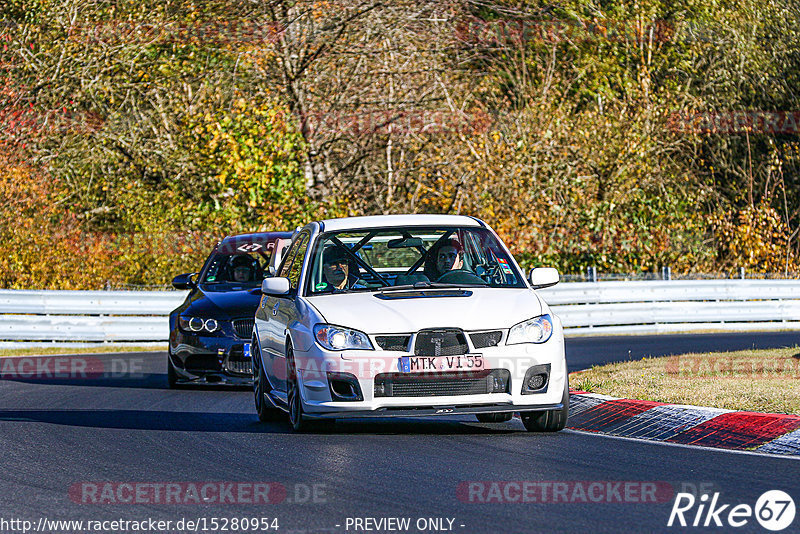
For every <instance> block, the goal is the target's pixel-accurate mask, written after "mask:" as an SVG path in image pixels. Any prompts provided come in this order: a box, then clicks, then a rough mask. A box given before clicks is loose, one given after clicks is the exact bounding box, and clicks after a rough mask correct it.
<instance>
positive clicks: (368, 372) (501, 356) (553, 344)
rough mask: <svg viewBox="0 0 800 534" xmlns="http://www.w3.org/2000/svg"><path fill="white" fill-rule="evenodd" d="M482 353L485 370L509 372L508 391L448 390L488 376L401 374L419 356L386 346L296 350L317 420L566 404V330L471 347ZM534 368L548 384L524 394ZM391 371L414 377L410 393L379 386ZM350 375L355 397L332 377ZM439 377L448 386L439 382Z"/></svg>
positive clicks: (307, 408)
mask: <svg viewBox="0 0 800 534" xmlns="http://www.w3.org/2000/svg"><path fill="white" fill-rule="evenodd" d="M477 353H479V354H481V355H482V356H483V359H484V363H485V365H484V369H483V371H482V372H483V373H490V372H494V371H497V370H503V373H505V371H507V372H508V374H507V375H505V374H503V376H507V377H508V378H507V380H508V384H507V387H506V388H505V390H503V391H496V392H477V393H475V392H472V393H469V394H448V390H447V387H450V386H451V385H452V387H453V388H455V389H463V388H462V384H459V383H458V379H459V376H463V379H464V380H472V381H473V383H477V381H478V379H479V378H480V377H481V376H483V375H480V374H477V373H474V374H470V373H468V372H467V373H462V374H461V375H459V374H458V373H455V374H456V376H455V378H453V377H446V376H445V375H446V374H447V372H445V371H443V372H441V373H437V372H435V371H431V372H426V373H413V372H412V373H399V372H398V359H399V358H401V357H404V356H406V357H407V356H413V354H409V353H404V352H393V351H382V350H375V351H343V352H330V351H326V350H324V349H322V348H321V347H319V346H318V345H317V344H313V345H312V346H311V347H309V350H308V351H305V352H298V351H297V350H295V352H294V356H295V362H296V365H297V371H298V373H297V376H298V383H299V385H300V390H301V398H302V399H303V411H304V413H305V414H306V415H308V416H309V417H312V418H313V417H319V418H359V417H400V416H403V417H409V416H432V415H433V416H435V415H448V414H479V413H501V412H525V411H540V410H558V409H561V408H562V407H563V405H562V401H563V395H564V391H565V389H566V388H567V367H566V361H565V358H564V341H563V335H561V332H560V331H559V332H558V335H556V333H554V335H553V337H551V339H550V340H548V341H547V342H546V343H543V344H519V345H500V346H496V347H489V348H483V349H480V350H477V351H475V350H473V349H471V350H470V353H468V355H470V354H477ZM534 367H535V368H537V369H540V368H546V369H547V375H548V376H547V381H546V386H545V387H543V388H542V389H541V390H538V391H536V392H525V393H523V387H524V386H523V382H524V381H525V378H526V373H528V371H529V370H530V369H531V368H534ZM387 373H390V374H392V375H394V376H397V377H400V378H401V379H407V380H410V381H411V382H412V383H411V386H410V387H408V388H406V389H405V393H400V394H399V395H391V396H387V395H386V393H385V392H384V391H383V390H382V387H381V386H380V385H379V387H378V388H376V380H377V383H378V384H382V383H383V382H382V381H381V379H382V377H385V376H387ZM348 376H349V380H350V382H351V383H357V385H358V391H357V392H356V393H357V394H356V395H353V400H341V399H337V398H336V397H337V395H336V394H335V393H334V387H333V385H332V380H337V379H340V378H341V377H348ZM476 376H477V377H478V378H475V377H476ZM439 377H441V379H442V381H447V382H448V384H447V385H444V386H443V385H442V384H440V383H437V380H439ZM416 380H419V384H417V382H415V381H416ZM417 386H419V387H417ZM376 389H377V392H380V393H377V392H376ZM409 391H411V393H410V394H409V393H408V392H409Z"/></svg>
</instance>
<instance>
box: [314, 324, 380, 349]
mask: <svg viewBox="0 0 800 534" xmlns="http://www.w3.org/2000/svg"><path fill="white" fill-rule="evenodd" d="M314 337H316V338H317V343H319V344H320V345H322V347H323V348H326V349H328V350H373V347H372V342H371V341H370V340H369V337H367V334H365V333H364V332H359V331H358V330H353V329H351V328H343V327H341V326H334V325H332V324H318V325H316V326H315V327H314Z"/></svg>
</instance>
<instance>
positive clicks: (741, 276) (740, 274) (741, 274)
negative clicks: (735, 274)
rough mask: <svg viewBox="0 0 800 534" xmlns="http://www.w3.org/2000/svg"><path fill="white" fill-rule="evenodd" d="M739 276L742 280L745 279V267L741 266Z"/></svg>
mask: <svg viewBox="0 0 800 534" xmlns="http://www.w3.org/2000/svg"><path fill="white" fill-rule="evenodd" d="M739 278H741V279H742V280H744V279H745V276H744V267H739Z"/></svg>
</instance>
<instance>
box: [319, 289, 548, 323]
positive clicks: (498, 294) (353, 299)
mask: <svg viewBox="0 0 800 534" xmlns="http://www.w3.org/2000/svg"><path fill="white" fill-rule="evenodd" d="M446 292H447V293H452V294H458V293H459V291H458V290H446ZM406 293H407V294H419V296H418V297H411V298H408V297H406V296H405V295H404V296H403V297H404V298H398V292H390V291H387V292H386V293H385V294H384V295H385V297H384V298H379V297H378V296H377V295H379V293H346V294H338V295H337V294H330V295H318V296H314V297H309V298H308V302H309V303H310V304H311V305H313V306H314V307H315V308H316V309H317V310H318V311H319V312H320V313H321V314H322V316H323V317H324V319H325V321H326V322H327V323H329V324H335V325H338V326H344V327H348V328H354V329H356V330H361V331H363V332H365V333H367V334H394V333H397V334H399V333H411V332H417V331H419V330H422V329H423V328H460V329H462V330H467V331H474V330H497V329H502V328H510V327H511V326H513V325H515V324H517V323H519V322H522V321H524V320H526V319H530V318H531V317H536V316H537V315H541V314H542V313H544V311H543V306H542V302H541V301H540V300H539V298H538V297H537V296H536V294H535V293H534V292H533V291H532V290H530V289H497V288H474V289H468V290H466V293H468V294H469V295H468V296H447V297H441V296H437V297H424V296H422V292H406ZM386 297H388V298H386Z"/></svg>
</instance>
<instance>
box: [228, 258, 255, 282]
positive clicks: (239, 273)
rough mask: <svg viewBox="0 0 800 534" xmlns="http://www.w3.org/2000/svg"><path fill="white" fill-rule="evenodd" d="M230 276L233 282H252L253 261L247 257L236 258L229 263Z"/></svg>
mask: <svg viewBox="0 0 800 534" xmlns="http://www.w3.org/2000/svg"><path fill="white" fill-rule="evenodd" d="M231 274H232V275H233V281H234V282H239V283H242V282H250V281H252V280H253V275H254V274H255V271H254V269H253V260H252V258H250V257H249V256H236V257H235V258H233V261H232V262H231Z"/></svg>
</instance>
